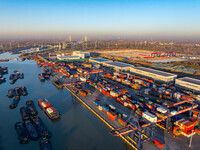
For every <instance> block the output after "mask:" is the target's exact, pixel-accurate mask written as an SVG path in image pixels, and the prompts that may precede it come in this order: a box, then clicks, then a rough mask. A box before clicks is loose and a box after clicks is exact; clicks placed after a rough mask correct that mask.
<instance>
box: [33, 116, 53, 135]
mask: <svg viewBox="0 0 200 150" xmlns="http://www.w3.org/2000/svg"><path fill="white" fill-rule="evenodd" d="M31 121H32V123H33V126H34V127H35V129H36V130H37V132H38V134H39V136H40V137H46V138H50V137H51V133H50V132H49V131H48V129H47V128H46V126H45V125H44V124H43V122H42V120H41V119H40V118H39V117H36V116H34V117H31Z"/></svg>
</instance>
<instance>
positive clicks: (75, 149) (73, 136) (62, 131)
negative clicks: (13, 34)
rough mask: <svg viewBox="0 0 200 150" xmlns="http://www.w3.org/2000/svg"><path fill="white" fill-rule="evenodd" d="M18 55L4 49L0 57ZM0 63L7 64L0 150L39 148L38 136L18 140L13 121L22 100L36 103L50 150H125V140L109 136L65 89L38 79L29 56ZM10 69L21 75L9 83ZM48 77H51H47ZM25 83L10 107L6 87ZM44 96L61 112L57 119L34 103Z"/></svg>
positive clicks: (0, 96)
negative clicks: (23, 91) (25, 92)
mask: <svg viewBox="0 0 200 150" xmlns="http://www.w3.org/2000/svg"><path fill="white" fill-rule="evenodd" d="M16 57H18V55H10V54H9V53H4V54H1V55H0V59H2V58H16ZM0 66H2V67H8V74H7V75H4V77H5V78H6V80H7V81H6V82H5V83H3V84H1V85H0V150H18V149H19V150H39V149H40V148H39V140H38V141H31V142H30V143H28V144H19V141H18V139H17V133H16V130H15V128H14V124H15V123H16V122H18V121H22V118H21V115H20V111H19V110H20V107H22V106H25V103H26V100H33V101H34V103H35V104H36V108H37V111H38V116H39V117H40V118H41V119H42V121H43V122H44V124H45V125H46V126H47V127H48V129H49V130H50V131H51V133H52V137H51V138H50V141H51V145H52V149H53V150H80V149H82V150H112V149H115V150H125V149H128V148H127V146H126V144H125V143H124V142H123V141H122V140H121V139H120V138H119V137H114V136H112V135H111V134H110V133H109V132H110V129H109V128H108V127H107V126H106V125H105V124H104V123H103V122H102V121H101V120H100V119H98V118H97V117H96V116H95V115H94V114H93V113H92V112H90V111H89V110H88V109H87V108H86V107H85V106H83V105H82V104H81V103H80V102H79V101H78V100H76V99H75V98H74V97H72V95H71V94H70V92H69V91H67V90H66V89H63V90H58V89H57V88H56V87H55V86H53V85H52V84H51V81H50V80H49V81H47V80H46V81H45V82H40V81H39V79H38V74H39V73H41V72H42V68H39V67H38V66H37V65H36V62H35V61H33V60H25V61H21V60H20V59H19V60H18V61H14V60H11V61H9V62H0ZM14 70H18V71H19V72H22V73H24V79H19V80H17V82H16V83H15V84H13V85H12V84H10V80H9V75H10V74H11V73H13V71H14ZM51 78H52V77H51ZM20 86H26V87H27V90H28V95H27V96H21V100H20V102H19V104H18V106H17V108H15V109H10V108H9V105H10V104H11V102H12V100H13V98H12V99H10V98H8V97H7V94H8V90H9V89H10V88H14V87H20ZM41 98H47V99H48V100H49V101H50V102H51V103H52V105H53V106H55V108H57V109H58V111H59V112H60V114H61V118H60V119H59V120H55V121H52V120H50V119H49V118H48V117H47V116H46V115H45V114H44V113H43V112H42V111H41V109H40V108H39V107H38V105H37V104H38V100H39V99H41Z"/></svg>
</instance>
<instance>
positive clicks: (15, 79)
mask: <svg viewBox="0 0 200 150" xmlns="http://www.w3.org/2000/svg"><path fill="white" fill-rule="evenodd" d="M17 79H18V78H17V77H14V79H13V80H12V81H10V84H14V83H15V82H16V81H17Z"/></svg>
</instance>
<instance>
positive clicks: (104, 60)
mask: <svg viewBox="0 0 200 150" xmlns="http://www.w3.org/2000/svg"><path fill="white" fill-rule="evenodd" d="M89 61H90V62H93V63H98V64H102V65H105V64H106V63H108V62H113V61H112V60H109V59H104V58H91V59H89Z"/></svg>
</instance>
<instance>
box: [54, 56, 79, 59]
mask: <svg viewBox="0 0 200 150" xmlns="http://www.w3.org/2000/svg"><path fill="white" fill-rule="evenodd" d="M57 59H58V60H74V59H80V57H79V56H71V55H67V56H60V55H58V56H57Z"/></svg>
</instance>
